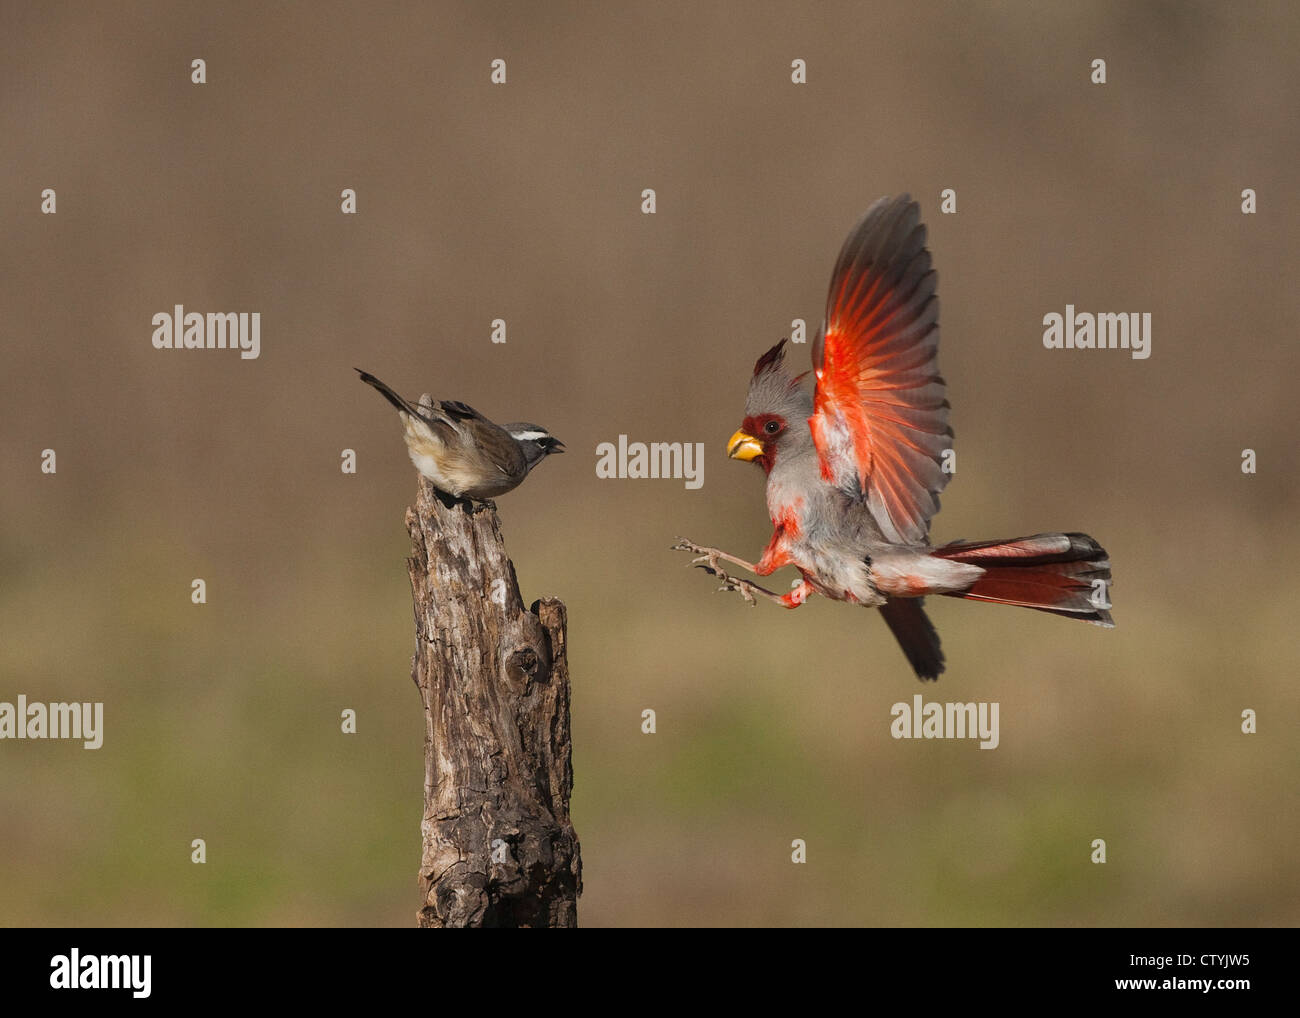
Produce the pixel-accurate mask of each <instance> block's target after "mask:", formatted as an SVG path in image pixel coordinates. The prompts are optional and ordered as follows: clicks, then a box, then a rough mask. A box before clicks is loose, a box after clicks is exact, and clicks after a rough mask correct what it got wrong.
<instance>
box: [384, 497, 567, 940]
mask: <svg viewBox="0 0 1300 1018" xmlns="http://www.w3.org/2000/svg"><path fill="white" fill-rule="evenodd" d="M406 526H407V529H408V530H409V531H410V534H411V540H412V541H413V542H414V545H415V547H414V549H413V554H412V555H411V557H410V558H409V559H408V560H407V564H408V566H409V569H410V575H411V592H412V595H413V597H414V600H415V641H416V644H415V657H414V659H413V661H412V664H411V677H412V678H413V679H414V680H415V684H416V686H417V687H418V688H419V690H420V696H421V698H422V699H423V701H424V718H425V732H424V822H423V824H422V825H421V830H422V832H423V839H424V850H423V855H422V859H421V863H420V890H421V892H422V894H423V898H424V904H423V906H422V907H421V908H420V911H419V915H418V922H419V925H420V926H432V927H463V926H483V927H489V926H509V927H524V926H562V927H569V926H576V925H577V921H578V895H579V894H580V893H582V860H581V856H580V854H579V846H578V836H577V834H576V833H575V831H574V829H573V824H572V823H571V822H570V820H569V795H570V792H571V791H572V789H573V763H572V746H571V744H570V740H569V666H568V660H567V658H566V654H565V640H566V613H565V609H564V603H563V602H562V601H559V600H557V599H555V598H542V599H541V600H539V601H535V602H534V603H533V605H532V607H531V608H530V609H528V610H525V609H524V606H523V600H522V598H521V597H520V594H519V584H518V581H517V580H516V578H515V568H514V565H513V564H512V563H511V562H510V559H509V558H508V557H507V556H506V550H505V545H504V543H503V542H502V540H501V524H500V521H499V520H498V518H497V513H496V508H495V506H493V505H492V504H491V503H478V504H472V503H469V502H459V501H453V500H451V499H450V498H449V497H447V496H445V495H441V494H440V493H438V492H437V491H436V490H435V489H434V487H433V485H431V484H430V483H429V481H428V480H426V479H425V478H423V477H421V478H420V489H419V493H418V495H417V497H416V501H415V508H414V509H407V511H406Z"/></svg>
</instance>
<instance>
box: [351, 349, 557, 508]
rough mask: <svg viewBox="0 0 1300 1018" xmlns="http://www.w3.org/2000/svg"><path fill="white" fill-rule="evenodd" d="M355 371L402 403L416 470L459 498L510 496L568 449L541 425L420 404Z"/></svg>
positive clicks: (446, 403) (451, 404)
mask: <svg viewBox="0 0 1300 1018" xmlns="http://www.w3.org/2000/svg"><path fill="white" fill-rule="evenodd" d="M355 370H356V372H357V373H358V374H359V375H360V376H361V380H362V381H363V382H365V383H366V384H367V385H373V386H374V387H375V388H376V389H378V390H379V391H380V392H381V393H383V395H384V398H385V399H387V400H388V402H390V403H392V404H393V406H395V407H397V412H398V414H399V416H400V417H401V418H402V423H403V424H404V425H405V426H406V448H407V450H408V451H409V452H410V454H411V462H412V463H414V464H415V469H417V470H418V471H420V473H422V474H423V475H424V476H425V477H427V478H428V479H429V480H430V481H432V482H433V486H434V487H435V488H437V489H438V490H439V491H442V492H445V493H447V494H448V495H451V496H452V497H453V498H474V499H480V500H482V499H488V498H495V497H496V496H497V495H504V494H505V493H506V492H507V491H510V490H511V489H513V488H517V487H518V486H519V484H520V483H521V482H522V481H523V479H524V478H525V477H527V476H528V471H530V470H532V469H533V467H535V466H537V464H538V463H540V462H542V460H544V459H545V458H546V457H547V456H549V455H550V454H551V453H556V452H564V443H563V442H561V441H560V440H559V439H558V438H556V437H554V436H553V435H552V434H551V433H550V432H549V431H547V430H546V429H545V428H543V427H540V426H538V425H536V424H506V425H500V424H493V423H492V422H491V421H489V420H488V419H487V418H486V417H484V416H483V415H482V414H481V413H479V412H478V411H477V410H475V409H474V408H473V407H472V406H468V405H466V404H465V403H457V402H455V401H453V400H443V401H442V402H438V401H436V400H435V401H430V402H428V403H420V404H419V405H416V404H414V403H410V402H408V401H407V400H404V399H402V397H401V396H399V395H397V393H395V392H394V391H393V390H392V389H390V388H389V387H388V386H386V385H385V384H384V383H383V382H381V381H380V380H379V379H378V378H376V377H375V376H374V375H370V374H367V373H366V372H364V371H362V370H361V369H360V368H356V369H355Z"/></svg>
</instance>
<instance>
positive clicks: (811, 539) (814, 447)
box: [676, 195, 1113, 679]
mask: <svg viewBox="0 0 1300 1018" xmlns="http://www.w3.org/2000/svg"><path fill="white" fill-rule="evenodd" d="M935 279H936V277H935V273H934V270H933V269H932V268H931V267H930V252H929V251H928V250H926V247H925V227H924V226H923V225H922V224H921V214H920V210H919V208H918V207H917V204H916V202H914V201H912V200H911V199H910V198H909V197H908V196H907V195H901V196H899V197H897V198H893V199H890V198H882V199H881V200H880V201H878V202H876V203H875V204H874V205H872V206H871V208H870V209H868V210H867V213H866V215H865V216H864V217H863V218H862V220H861V221H860V222H859V223H858V225H857V226H856V227H855V228H854V229H853V231H852V232H851V233H850V234H849V237H848V239H847V240H846V241H845V242H844V247H843V248H842V249H841V251H840V256H839V259H838V260H837V261H836V263H835V271H834V273H833V275H832V277H831V287H830V294H829V296H828V297H827V301H826V322H825V324H824V325H823V327H822V330H821V332H820V333H819V334H818V336H817V337H816V340H815V341H814V342H813V344H812V361H813V370H814V373H815V376H816V390H815V392H814V393H811V394H810V393H809V392H808V391H807V390H806V389H805V388H804V387H803V386H802V385H801V384H800V383H801V382H802V380H803V378H804V377H805V376H804V375H799V376H798V377H791V376H790V375H789V374H787V373H786V371H785V370H784V367H783V361H784V358H785V350H784V345H785V340H781V342H780V343H777V345H776V346H774V347H773V348H772V349H771V350H769V351H767V353H765V354H763V356H762V357H760V358H759V359H758V363H757V364H755V365H754V376H753V380H752V381H751V382H750V383H749V398H748V400H747V401H746V403H745V419H744V421H743V422H742V423H741V426H740V430H739V431H737V432H736V433H735V434H734V435H732V436H731V440H730V441H729V442H728V443H727V455H728V456H730V457H731V458H732V459H739V460H750V461H753V462H755V463H758V464H759V465H760V466H762V468H763V470H764V472H765V473H766V474H767V509H768V514H769V516H770V517H771V519H772V524H773V526H774V527H775V528H776V529H775V532H774V533H773V535H772V540H771V542H770V543H769V544H768V546H767V548H766V549H765V550H764V551H763V555H762V557H761V558H760V559H759V560H758V562H757V563H754V564H751V563H749V562H746V561H745V560H744V559H739V558H736V557H734V556H732V555H728V554H726V553H725V552H721V551H718V550H717V549H715V548H702V547H700V546H698V545H695V544H693V543H691V542H690V541H682V542H680V543H679V544H678V545H677V546H676V547H677V549H678V550H682V551H690V552H694V553H695V554H697V555H698V556H699V557H698V558H697V559H695V564H696V565H699V566H701V567H703V568H705V569H707V570H708V571H709V572H711V573H713V574H714V575H716V576H718V577H719V578H720V579H721V580H722V581H723V589H730V590H738V591H740V592H741V593H742V594H743V595H744V597H745V598H746V600H748V601H750V602H751V603H753V601H754V595H755V594H758V595H761V596H763V597H767V598H770V599H771V600H773V601H776V602H777V603H778V604H780V605H783V606H784V607H786V608H796V607H798V606H799V605H800V604H802V603H803V602H804V601H805V600H806V599H807V598H808V596H809V595H811V594H814V593H816V594H821V595H823V596H825V597H829V598H832V599H834V600H836V601H849V602H852V603H854V604H861V605H865V606H867V607H873V608H879V609H880V613H881V615H882V616H884V619H885V622H886V623H888V625H889V628H890V631H891V632H892V633H893V634H894V637H895V638H896V639H897V640H898V642H899V644H900V645H901V647H902V648H903V653H904V654H905V655H906V656H907V660H908V663H909V664H911V666H912V668H913V670H914V671H915V672H916V674H917V677H918V678H921V679H933V678H937V677H938V675H939V673H940V672H942V671H943V669H944V657H943V651H942V650H941V649H940V646H939V634H938V633H937V632H936V631H935V628H934V626H933V625H932V624H931V622H930V620H929V618H927V617H926V614H925V611H924V610H923V608H922V605H923V604H924V601H923V598H924V597H925V596H926V595H929V594H942V595H945V596H947V597H960V598H967V599H970V600H975V601H991V602H994V603H996V604H1011V605H1020V606H1021V607H1024V608H1035V609H1037V610H1038V611H1044V612H1051V613H1053V614H1055V615H1063V616H1065V617H1066V618H1074V619H1083V620H1085V621H1088V622H1092V623H1095V624H1097V625H1102V626H1111V625H1113V623H1112V621H1111V616H1110V612H1109V610H1108V609H1109V608H1110V602H1109V598H1108V595H1109V587H1110V561H1109V558H1108V557H1107V555H1106V551H1105V549H1104V548H1102V547H1101V545H1099V544H1098V543H1097V542H1096V541H1094V540H1093V539H1092V538H1091V537H1089V536H1088V535H1087V534H1071V533H1052V534H1035V535H1033V536H1032V537H1019V538H1015V539H1013V540H1008V541H954V542H952V543H951V544H945V545H942V546H940V547H933V546H931V544H930V541H929V532H930V517H932V516H933V515H934V514H935V513H936V512H938V511H939V492H940V491H941V490H942V489H943V487H944V485H945V484H947V482H948V478H949V476H950V473H949V472H948V470H946V469H945V464H946V461H947V460H948V459H949V456H950V450H951V449H952V429H951V428H949V426H948V400H947V390H946V386H945V384H944V380H943V379H942V378H941V377H940V376H939V367H938V351H939V325H938V319H939V301H938V298H937V297H936V296H935V285H936V284H935ZM805 374H806V372H805ZM720 561H726V562H734V563H735V564H736V565H738V566H741V567H742V568H744V569H747V570H749V571H750V572H751V573H754V574H756V575H758V576H766V575H768V574H769V573H772V572H775V571H776V570H777V569H780V568H781V567H782V566H786V565H793V566H794V567H795V568H797V569H798V570H799V572H800V573H801V574H802V580H801V582H800V583H799V584H798V585H797V586H795V587H794V589H792V590H791V591H790V592H789V593H787V594H776V593H774V592H772V591H770V590H766V589H764V588H762V587H760V586H758V585H757V584H754V583H751V582H749V581H748V580H739V579H736V578H734V577H731V576H728V575H727V574H726V573H725V572H724V571H723V570H722V568H721V566H720V565H719V563H720Z"/></svg>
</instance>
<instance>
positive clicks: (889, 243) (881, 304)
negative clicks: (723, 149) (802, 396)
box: [808, 194, 952, 544]
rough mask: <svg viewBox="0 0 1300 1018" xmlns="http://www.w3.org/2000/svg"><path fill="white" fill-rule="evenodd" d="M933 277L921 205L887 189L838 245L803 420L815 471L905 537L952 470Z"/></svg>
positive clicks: (931, 510) (900, 539) (921, 534)
mask: <svg viewBox="0 0 1300 1018" xmlns="http://www.w3.org/2000/svg"><path fill="white" fill-rule="evenodd" d="M935 285H936V275H935V272H934V270H933V269H931V268H930V252H929V251H927V250H926V248H925V227H924V226H923V225H922V224H921V212H920V208H919V207H918V206H917V204H916V202H914V201H912V200H911V198H910V197H909V196H908V195H905V194H904V195H900V196H898V197H897V198H892V199H891V198H882V199H880V201H878V202H876V203H875V204H874V205H872V206H871V208H870V209H868V210H867V214H866V215H865V216H863V217H862V220H861V221H860V222H859V223H858V225H857V226H855V227H854V229H853V231H852V232H851V233H850V234H849V237H848V239H847V240H846V241H845V242H844V247H843V248H842V249H841V250H840V256H839V259H838V260H837V261H836V263H835V271H834V273H833V274H832V276H831V288H830V293H829V295H828V296H827V299H826V324H825V326H824V328H823V330H822V332H821V333H820V334H819V335H818V336H817V339H816V340H815V341H814V343H813V351H812V354H813V368H814V370H815V371H816V375H817V390H816V393H815V394H814V397H813V415H812V417H811V418H810V419H809V421H808V426H809V428H810V429H811V431H812V436H813V442H814V443H815V444H816V446H817V455H818V458H819V460H820V462H821V474H822V477H823V478H825V479H826V480H827V481H830V482H831V483H833V484H835V485H836V486H837V487H839V488H841V489H842V490H844V491H845V492H847V493H848V494H849V495H850V496H852V497H853V498H856V499H864V500H865V502H866V505H867V508H868V509H869V510H870V512H871V515H872V517H873V518H874V519H875V520H876V522H877V523H878V524H879V525H880V529H881V530H882V531H883V533H884V535H885V537H886V538H887V539H888V540H890V541H893V542H896V543H902V544H919V543H923V542H924V541H925V538H926V534H927V532H928V530H929V527H930V517H932V516H933V515H934V514H935V513H936V512H938V510H939V499H938V495H939V492H940V491H942V490H943V487H944V485H945V484H946V483H947V482H948V476H949V475H948V474H946V473H944V471H943V470H942V469H941V468H940V461H941V458H942V456H943V453H944V451H945V450H947V449H951V448H952V429H951V428H949V427H948V401H947V399H946V398H945V388H944V381H943V379H942V378H941V377H939V367H938V350H939V326H938V319H939V299H938V297H936V296H935Z"/></svg>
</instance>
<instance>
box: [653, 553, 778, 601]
mask: <svg viewBox="0 0 1300 1018" xmlns="http://www.w3.org/2000/svg"><path fill="white" fill-rule="evenodd" d="M671 550H672V551H688V552H692V553H693V554H695V556H696V557H695V558H693V559H691V562H690V564H691V565H692V566H694V567H695V568H696V569H703V570H704V571H705V572H706V573H708V574H709V575H710V576H714V577H716V578H717V579H719V580H721V581H722V586H720V587H719V588H718V593H723V592H724V591H732V590H734V591H736V592H737V593H738V594H740V596H741V597H743V598H744V599H745V601H746V602H747V603H748V604H750V605H756V604H758V596H762V597H765V598H767V599H768V600H769V601H775V602H777V603H778V604H780V603H781V595H779V594H774V593H773V592H772V591H770V590H768V589H766V588H765V587H760V586H759V585H758V584H757V583H751V582H750V581H749V580H742V579H739V578H738V577H735V576H732V575H731V574H730V573H728V572H727V571H726V570H725V569H723V568H722V566H721V565H719V563H718V560H719V559H726V560H727V561H729V562H735V563H736V564H737V565H746V566H747V565H748V564H747V563H744V562H741V560H740V559H737V558H733V557H732V556H731V555H728V554H727V553H726V552H725V551H719V550H718V549H717V548H705V547H703V546H702V545H698V544H696V543H695V542H694V541H688V540H686V539H685V538H678V539H677V543H676V544H675V545H673V546H672V549H671Z"/></svg>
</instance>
